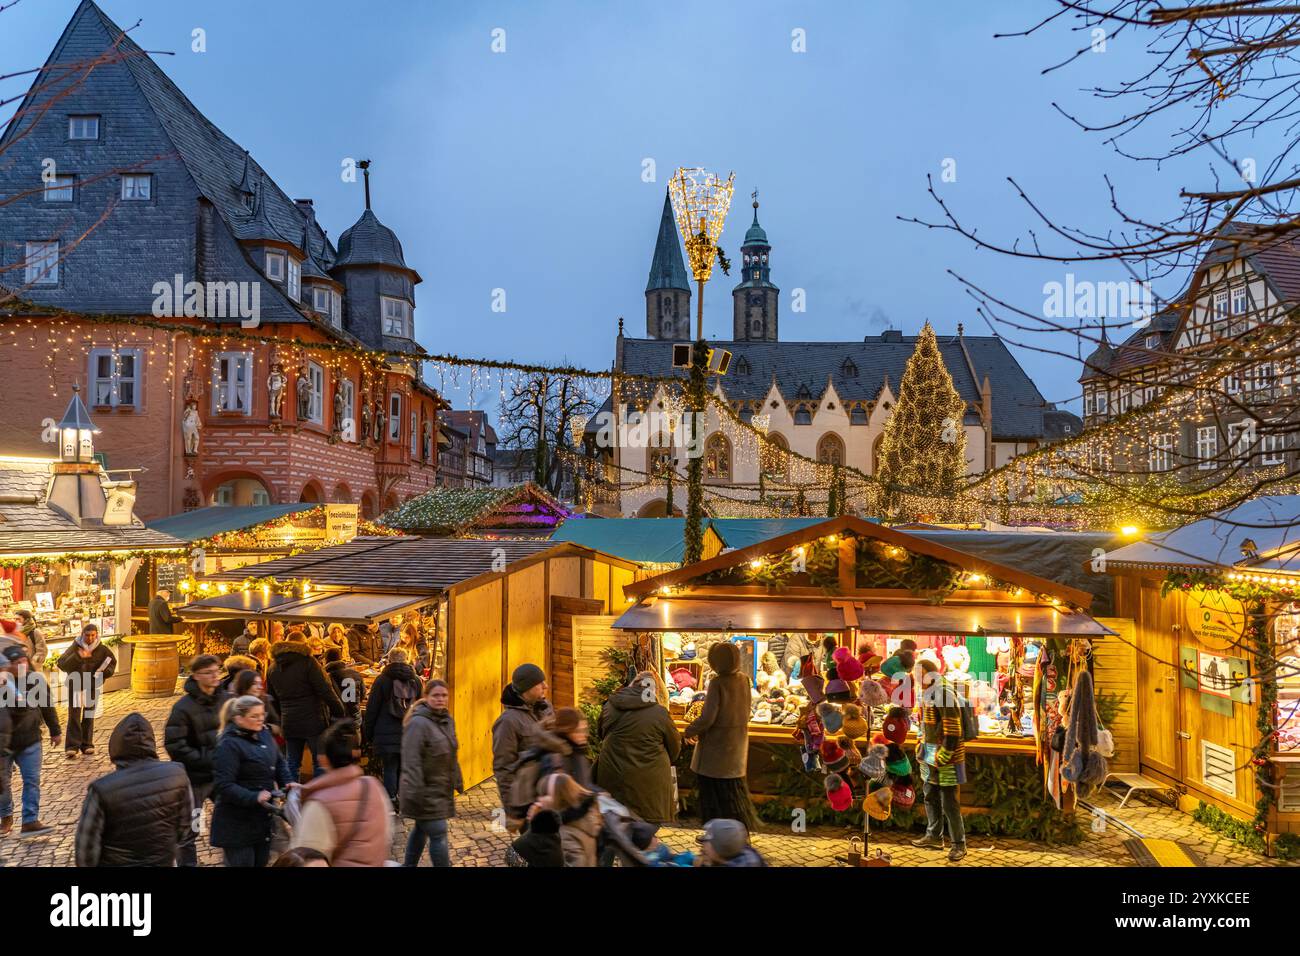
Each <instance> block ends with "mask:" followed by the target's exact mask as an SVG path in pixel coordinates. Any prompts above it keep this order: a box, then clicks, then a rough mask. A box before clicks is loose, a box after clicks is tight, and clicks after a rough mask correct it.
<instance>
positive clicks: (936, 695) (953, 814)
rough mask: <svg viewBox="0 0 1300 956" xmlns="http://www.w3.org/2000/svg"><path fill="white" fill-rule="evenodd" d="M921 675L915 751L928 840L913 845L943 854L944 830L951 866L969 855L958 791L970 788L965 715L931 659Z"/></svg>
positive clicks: (925, 838)
mask: <svg viewBox="0 0 1300 956" xmlns="http://www.w3.org/2000/svg"><path fill="white" fill-rule="evenodd" d="M918 666H919V668H920V670H921V688H922V689H921V692H920V698H921V732H920V742H919V744H918V746H917V748H916V759H917V763H919V764H920V765H921V781H922V784H923V787H922V792H923V795H924V799H925V818H926V828H925V836H923V837H920V838H919V839H916V840H913V841H912V845H913V846H917V847H923V848H926V849H934V850H941V849H943V831H944V826H945V824H946V825H947V829H948V837H949V839H950V840H951V841H952V848H951V850H949V852H948V859H949V860H951V861H952V862H953V863H956V862H957V861H958V860H960V859H962V858H963V857H964V856H965V855H966V829H965V825H964V824H963V822H962V818H961V806H960V805H959V804H958V802H957V788H958V787H959V786H960V785H961V784H963V783H965V782H966V744H965V742H964V740H963V737H962V732H961V710H960V707H959V705H958V703H957V691H956V688H954V687H953V686H952V685H951V684H950V683H948V682H947V681H946V680H944V679H943V677H942V676H941V675H940V673H939V667H938V665H937V664H935V663H934V662H933V661H931V660H929V659H928V658H926V659H922V660H921V662H920V664H919V665H918Z"/></svg>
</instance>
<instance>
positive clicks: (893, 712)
mask: <svg viewBox="0 0 1300 956" xmlns="http://www.w3.org/2000/svg"><path fill="white" fill-rule="evenodd" d="M880 729H881V731H882V732H883V733H884V735H885V739H886V740H888V741H889V742H890V743H894V744H901V743H902V742H903V741H904V740H906V739H907V733H908V731H909V730H911V729H912V718H911V715H910V714H908V712H907V711H906V710H904V709H903V708H902V707H891V708H889V712H888V713H886V714H885V722H884V724H883V725H882V726H881V728H880Z"/></svg>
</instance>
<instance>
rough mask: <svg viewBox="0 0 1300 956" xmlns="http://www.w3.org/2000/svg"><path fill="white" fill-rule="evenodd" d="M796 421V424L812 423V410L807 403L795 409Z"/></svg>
mask: <svg viewBox="0 0 1300 956" xmlns="http://www.w3.org/2000/svg"><path fill="white" fill-rule="evenodd" d="M794 423H795V424H796V425H811V424H812V410H811V409H810V408H809V407H808V406H807V405H800V406H799V407H798V408H796V409H795V410H794Z"/></svg>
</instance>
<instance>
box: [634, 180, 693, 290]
mask: <svg viewBox="0 0 1300 956" xmlns="http://www.w3.org/2000/svg"><path fill="white" fill-rule="evenodd" d="M655 289H685V290H686V291H688V292H689V291H690V289H691V282H690V278H689V277H688V276H687V274H686V263H685V262H684V261H683V260H682V239H681V235H680V234H679V233H678V232H677V222H676V220H674V219H673V204H672V202H671V201H670V200H669V198H668V192H667V190H665V191H664V211H663V215H662V216H660V217H659V237H658V238H657V239H656V240H655V254H654V258H653V259H651V260H650V278H649V280H648V281H647V282H646V286H645V290H646V291H647V292H653V291H654V290H655Z"/></svg>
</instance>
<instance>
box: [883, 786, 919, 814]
mask: <svg viewBox="0 0 1300 956" xmlns="http://www.w3.org/2000/svg"><path fill="white" fill-rule="evenodd" d="M889 789H891V790H893V791H894V806H896V807H898V808H899V809H901V810H907V809H910V808H911V807H912V806H913V805H914V804H915V803H916V788H915V787H913V786H912V785H911V784H910V783H908V782H907V781H906V780H896V781H894V785H893V786H892V787H890V788H889Z"/></svg>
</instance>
